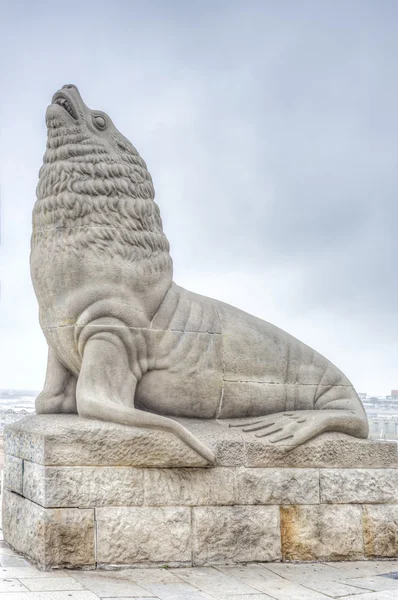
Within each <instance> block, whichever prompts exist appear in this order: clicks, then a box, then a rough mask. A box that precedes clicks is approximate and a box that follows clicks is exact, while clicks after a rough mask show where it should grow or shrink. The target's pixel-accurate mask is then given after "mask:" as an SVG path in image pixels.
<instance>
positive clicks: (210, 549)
mask: <svg viewBox="0 0 398 600" xmlns="http://www.w3.org/2000/svg"><path fill="white" fill-rule="evenodd" d="M192 537H193V564H194V565H206V564H217V563H219V564H225V563H228V562H231V563H240V562H257V561H258V562H267V561H274V560H280V559H281V546H280V532H279V508H278V507H277V506H203V507H196V508H194V509H193V521H192Z"/></svg>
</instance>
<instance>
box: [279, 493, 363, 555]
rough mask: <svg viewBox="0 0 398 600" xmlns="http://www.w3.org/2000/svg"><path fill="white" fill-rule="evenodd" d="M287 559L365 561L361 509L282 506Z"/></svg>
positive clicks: (283, 552) (282, 527) (283, 536)
mask: <svg viewBox="0 0 398 600" xmlns="http://www.w3.org/2000/svg"><path fill="white" fill-rule="evenodd" d="M281 536H282V555H283V560H303V561H316V560H329V561H334V560H361V559H363V557H364V547H363V537H362V508H361V507H360V506H349V505H342V506H329V505H318V506H315V505H314V506H282V507H281Z"/></svg>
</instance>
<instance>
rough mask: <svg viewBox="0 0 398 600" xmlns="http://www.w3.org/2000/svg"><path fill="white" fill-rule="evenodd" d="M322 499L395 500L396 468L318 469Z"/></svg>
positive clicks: (397, 496)
mask: <svg viewBox="0 0 398 600" xmlns="http://www.w3.org/2000/svg"><path fill="white" fill-rule="evenodd" d="M320 488H321V502H325V503H329V504H356V503H358V504H382V503H396V502H398V469H321V471H320Z"/></svg>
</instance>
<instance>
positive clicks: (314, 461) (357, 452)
mask: <svg viewBox="0 0 398 600" xmlns="http://www.w3.org/2000/svg"><path fill="white" fill-rule="evenodd" d="M245 465H246V466H247V467H298V468H304V467H320V468H328V467H330V468H335V467H336V468H348V469H351V468H361V467H362V468H365V467H369V468H385V467H390V466H397V465H398V454H397V446H396V444H395V443H394V442H374V441H371V440H361V439H357V438H353V437H351V436H348V435H345V434H342V433H324V434H322V435H320V436H318V437H317V438H315V439H313V440H310V441H309V442H307V443H306V444H303V445H301V446H298V447H296V448H293V449H291V448H289V447H287V446H282V445H279V444H278V445H277V446H276V445H274V444H269V443H268V444H267V443H265V442H262V443H261V442H259V441H258V440H256V438H255V437H254V436H253V438H252V439H251V440H250V441H246V444H245Z"/></svg>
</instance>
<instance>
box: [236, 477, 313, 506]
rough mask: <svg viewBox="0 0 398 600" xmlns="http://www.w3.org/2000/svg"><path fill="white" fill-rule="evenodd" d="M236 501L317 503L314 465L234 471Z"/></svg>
mask: <svg viewBox="0 0 398 600" xmlns="http://www.w3.org/2000/svg"><path fill="white" fill-rule="evenodd" d="M236 503H237V504H318V503H319V470H318V469H272V468H270V469H245V468H240V469H238V470H237V472H236Z"/></svg>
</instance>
